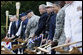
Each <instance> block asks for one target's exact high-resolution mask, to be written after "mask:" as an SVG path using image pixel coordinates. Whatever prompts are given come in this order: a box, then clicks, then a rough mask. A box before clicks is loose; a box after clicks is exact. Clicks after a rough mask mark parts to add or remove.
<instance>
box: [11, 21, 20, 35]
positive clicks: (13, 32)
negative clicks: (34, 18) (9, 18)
mask: <svg viewBox="0 0 83 55" xmlns="http://www.w3.org/2000/svg"><path fill="white" fill-rule="evenodd" d="M20 22H21V20H18V21H17V25H16V21H14V22H13V23H12V31H11V32H12V35H14V36H15V35H16V33H17V31H18V29H19V27H20Z"/></svg>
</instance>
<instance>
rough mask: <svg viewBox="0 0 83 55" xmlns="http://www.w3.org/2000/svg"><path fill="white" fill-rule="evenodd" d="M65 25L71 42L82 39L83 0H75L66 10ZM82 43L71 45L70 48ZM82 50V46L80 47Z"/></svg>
mask: <svg viewBox="0 0 83 55" xmlns="http://www.w3.org/2000/svg"><path fill="white" fill-rule="evenodd" d="M65 13H66V15H65V26H64V31H65V35H66V38H67V37H69V38H70V39H71V40H70V42H77V41H82V18H81V17H82V1H74V2H73V3H72V4H70V5H69V6H68V7H67V8H66V10H65ZM81 45H82V43H77V44H74V45H70V46H69V47H70V49H71V48H72V47H73V46H81ZM80 51H81V52H82V48H80Z"/></svg>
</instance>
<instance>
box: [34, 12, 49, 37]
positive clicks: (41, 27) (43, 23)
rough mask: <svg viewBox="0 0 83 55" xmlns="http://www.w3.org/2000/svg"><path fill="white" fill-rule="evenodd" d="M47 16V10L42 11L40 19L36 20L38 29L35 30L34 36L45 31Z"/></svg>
mask: <svg viewBox="0 0 83 55" xmlns="http://www.w3.org/2000/svg"><path fill="white" fill-rule="evenodd" d="M47 18H48V14H47V12H45V13H43V14H42V15H41V16H40V19H39V22H38V29H37V31H36V32H35V35H36V36H39V35H40V34H41V33H44V32H45V28H46V27H45V26H46V20H47Z"/></svg>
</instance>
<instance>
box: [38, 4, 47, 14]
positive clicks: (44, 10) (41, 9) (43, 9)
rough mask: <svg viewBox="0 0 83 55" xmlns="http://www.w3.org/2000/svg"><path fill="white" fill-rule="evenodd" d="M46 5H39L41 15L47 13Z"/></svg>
mask: <svg viewBox="0 0 83 55" xmlns="http://www.w3.org/2000/svg"><path fill="white" fill-rule="evenodd" d="M45 7H46V5H45V4H41V5H39V12H40V14H43V13H44V12H46V8H45Z"/></svg>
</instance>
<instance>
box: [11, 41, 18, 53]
mask: <svg viewBox="0 0 83 55" xmlns="http://www.w3.org/2000/svg"><path fill="white" fill-rule="evenodd" d="M14 44H18V42H17V41H15V42H12V45H14ZM13 52H14V53H16V54H17V53H18V49H15V50H13Z"/></svg>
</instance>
